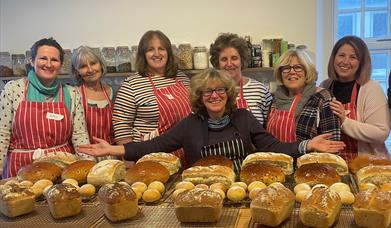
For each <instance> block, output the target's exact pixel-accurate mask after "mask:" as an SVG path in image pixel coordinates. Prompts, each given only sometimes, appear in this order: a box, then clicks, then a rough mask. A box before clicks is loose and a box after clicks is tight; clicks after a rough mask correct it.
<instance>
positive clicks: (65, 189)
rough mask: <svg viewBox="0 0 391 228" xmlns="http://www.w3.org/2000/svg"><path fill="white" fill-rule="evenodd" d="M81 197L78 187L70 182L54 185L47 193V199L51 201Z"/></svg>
mask: <svg viewBox="0 0 391 228" xmlns="http://www.w3.org/2000/svg"><path fill="white" fill-rule="evenodd" d="M77 198H81V196H80V193H79V191H77V188H76V187H75V186H73V185H71V184H68V183H61V184H56V185H53V186H51V187H50V188H49V190H48V191H47V193H46V200H47V201H50V202H56V203H58V202H67V201H69V200H72V199H77Z"/></svg>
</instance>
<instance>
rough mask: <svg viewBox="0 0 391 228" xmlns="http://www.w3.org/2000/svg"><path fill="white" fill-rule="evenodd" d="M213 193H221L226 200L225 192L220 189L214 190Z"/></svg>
mask: <svg viewBox="0 0 391 228" xmlns="http://www.w3.org/2000/svg"><path fill="white" fill-rule="evenodd" d="M212 191H214V192H217V193H219V194H220V196H221V198H222V199H224V198H225V192H224V191H223V190H221V189H220V188H216V189H213V190H212Z"/></svg>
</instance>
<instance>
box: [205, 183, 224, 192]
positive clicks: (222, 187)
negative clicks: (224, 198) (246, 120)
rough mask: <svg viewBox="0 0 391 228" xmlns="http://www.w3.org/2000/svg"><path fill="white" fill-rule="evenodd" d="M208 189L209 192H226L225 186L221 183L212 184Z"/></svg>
mask: <svg viewBox="0 0 391 228" xmlns="http://www.w3.org/2000/svg"><path fill="white" fill-rule="evenodd" d="M209 189H210V190H215V189H220V190H222V191H223V192H224V193H225V192H227V190H228V188H227V186H225V184H223V183H214V184H211V185H210V186H209Z"/></svg>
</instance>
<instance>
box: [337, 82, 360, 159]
mask: <svg viewBox="0 0 391 228" xmlns="http://www.w3.org/2000/svg"><path fill="white" fill-rule="evenodd" d="M356 99H357V82H355V83H354V86H353V90H352V95H351V97H350V102H349V103H346V104H344V105H343V106H344V108H345V110H349V111H350V112H349V113H348V114H347V115H346V116H347V117H348V118H349V119H352V120H356V119H357V112H356ZM341 140H342V141H343V142H344V143H345V144H346V147H345V149H344V150H343V151H341V152H339V156H341V157H342V158H343V159H345V161H346V162H350V161H351V160H353V159H354V158H355V157H356V156H357V154H358V147H357V140H356V139H354V138H351V137H350V136H348V135H346V134H345V133H344V132H343V131H341Z"/></svg>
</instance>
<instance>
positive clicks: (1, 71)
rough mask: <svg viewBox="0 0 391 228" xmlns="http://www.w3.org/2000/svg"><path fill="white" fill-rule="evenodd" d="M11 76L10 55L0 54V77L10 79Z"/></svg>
mask: <svg viewBox="0 0 391 228" xmlns="http://www.w3.org/2000/svg"><path fill="white" fill-rule="evenodd" d="M13 74H14V73H13V70H12V62H11V55H10V53H9V52H0V77H10V76H12V75H13Z"/></svg>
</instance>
